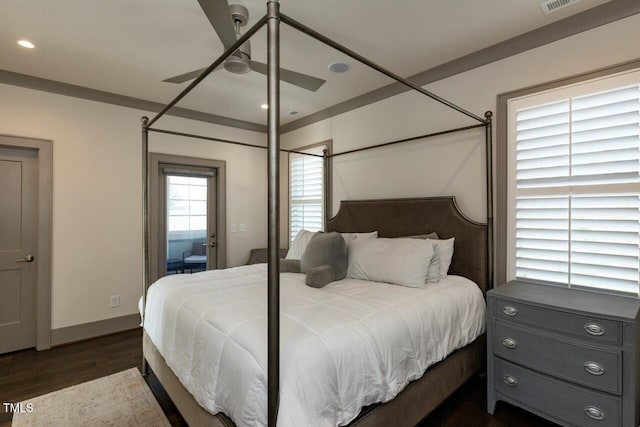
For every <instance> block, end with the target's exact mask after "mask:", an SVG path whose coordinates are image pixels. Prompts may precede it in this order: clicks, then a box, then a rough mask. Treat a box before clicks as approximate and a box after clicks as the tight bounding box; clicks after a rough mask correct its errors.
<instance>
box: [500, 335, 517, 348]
mask: <svg viewBox="0 0 640 427" xmlns="http://www.w3.org/2000/svg"><path fill="white" fill-rule="evenodd" d="M517 344H518V343H516V340H514V339H513V338H505V339H503V340H502V345H503V346H505V347H507V348H509V349H512V350H513V349H514V348H516V345H517Z"/></svg>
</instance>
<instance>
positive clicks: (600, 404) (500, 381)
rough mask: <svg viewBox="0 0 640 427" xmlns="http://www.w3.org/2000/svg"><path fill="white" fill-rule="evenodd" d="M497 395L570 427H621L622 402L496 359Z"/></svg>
mask: <svg viewBox="0 0 640 427" xmlns="http://www.w3.org/2000/svg"><path fill="white" fill-rule="evenodd" d="M494 380H495V388H496V391H497V392H498V393H500V394H502V395H503V396H505V397H508V398H509V399H513V400H515V401H517V402H519V403H521V404H523V405H525V406H528V407H530V408H532V409H535V410H538V411H540V412H543V413H545V414H548V415H551V416H553V417H555V418H558V419H561V420H565V421H566V422H567V423H570V424H574V425H578V426H584V427H591V426H593V427H597V426H602V427H609V426H610V427H614V426H617V427H619V426H620V424H621V419H620V414H621V401H620V398H616V397H614V396H609V395H606V394H604V393H599V392H596V391H590V390H587V389H584V388H582V387H579V386H574V385H571V384H568V383H566V382H564V381H561V380H556V379H553V378H551V377H548V376H546V375H543V374H538V373H535V372H533V371H529V370H528V369H525V368H522V367H519V366H517V365H514V364H511V363H509V362H505V361H503V360H500V359H495V370H494Z"/></svg>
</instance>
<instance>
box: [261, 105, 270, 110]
mask: <svg viewBox="0 0 640 427" xmlns="http://www.w3.org/2000/svg"><path fill="white" fill-rule="evenodd" d="M260 108H262V109H263V110H266V109H268V108H269V105H267V104H262V105H260Z"/></svg>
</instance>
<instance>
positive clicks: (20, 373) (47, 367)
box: [0, 329, 555, 427]
mask: <svg viewBox="0 0 640 427" xmlns="http://www.w3.org/2000/svg"><path fill="white" fill-rule="evenodd" d="M141 363H142V332H141V330H140V329H137V330H133V331H127V332H121V333H118V334H113V335H108V336H105V337H100V338H95V339H91V340H87V341H82V342H78V343H74V344H68V345H65V346H61V347H56V348H53V349H51V350H46V351H41V352H38V351H35V350H23V351H17V352H14V353H9V354H5V355H0V402H13V403H17V402H20V401H23V400H26V399H29V398H31V397H35V396H38V395H41V394H45V393H49V392H52V391H55V390H59V389H62V388H65V387H70V386H72V385H76V384H80V383H82V382H85V381H89V380H93V379H96V378H100V377H103V376H106V375H110V374H114V373H116V372H120V371H123V370H125V369H129V368H131V367H140V364H141ZM147 382H148V383H149V386H150V387H151V390H152V391H153V393H154V394H155V395H156V398H157V399H158V402H159V403H160V406H161V407H162V409H163V410H164V412H165V414H167V418H168V419H169V421H170V422H171V424H172V425H173V426H186V423H185V422H184V420H183V419H182V417H181V416H180V414H179V413H178V411H177V410H176V408H175V406H173V404H172V403H171V401H170V400H169V398H168V396H167V395H166V393H165V392H164V390H163V389H162V386H160V384H159V383H158V381H157V379H156V378H155V377H154V376H153V375H149V376H148V377H147ZM485 387H486V382H485V379H483V378H480V377H479V376H476V377H473V378H472V379H470V380H469V381H468V382H467V383H466V384H465V385H464V386H462V387H461V388H460V389H459V390H458V391H457V392H456V393H454V394H453V395H452V396H451V397H450V398H449V399H447V400H446V401H445V402H444V403H443V404H442V405H441V406H440V407H439V408H438V409H437V410H436V411H434V412H433V413H432V414H431V415H430V416H429V417H428V418H427V419H425V420H424V421H423V422H422V423H421V424H420V426H421V427H426V426H443V427H444V426H446V427H453V426H456V427H457V426H465V427H467V426H470V427H475V426H478V427H481V426H491V427H504V426H517V427H530V426H554V425H555V424H552V423H549V422H547V421H545V420H543V419H542V418H539V417H537V416H535V415H532V414H529V413H528V412H525V411H523V410H520V409H518V408H516V407H513V406H510V405H508V404H505V403H498V408H497V410H496V414H495V416H491V415H489V414H487V413H486V411H485V405H486V403H485V402H486V400H485ZM10 424H11V414H10V413H7V412H5V411H4V407H3V408H2V410H0V426H1V427H4V426H9V425H10Z"/></svg>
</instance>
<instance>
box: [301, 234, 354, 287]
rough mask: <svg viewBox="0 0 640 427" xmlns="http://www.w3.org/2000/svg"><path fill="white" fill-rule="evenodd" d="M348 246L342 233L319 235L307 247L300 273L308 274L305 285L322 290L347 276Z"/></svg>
mask: <svg viewBox="0 0 640 427" xmlns="http://www.w3.org/2000/svg"><path fill="white" fill-rule="evenodd" d="M347 262H348V258H347V244H346V243H345V241H344V238H343V237H342V235H341V234H340V233H337V232H335V231H332V232H329V233H317V234H316V235H315V236H313V238H312V239H311V241H310V242H309V244H308V245H307V247H306V249H305V250H304V253H303V254H302V259H301V260H300V271H301V272H302V273H306V274H307V277H306V280H305V283H306V284H307V285H308V286H313V287H314V288H321V287H323V286H324V285H326V284H327V283H331V282H334V281H336V280H341V279H344V278H345V277H346V275H347Z"/></svg>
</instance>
